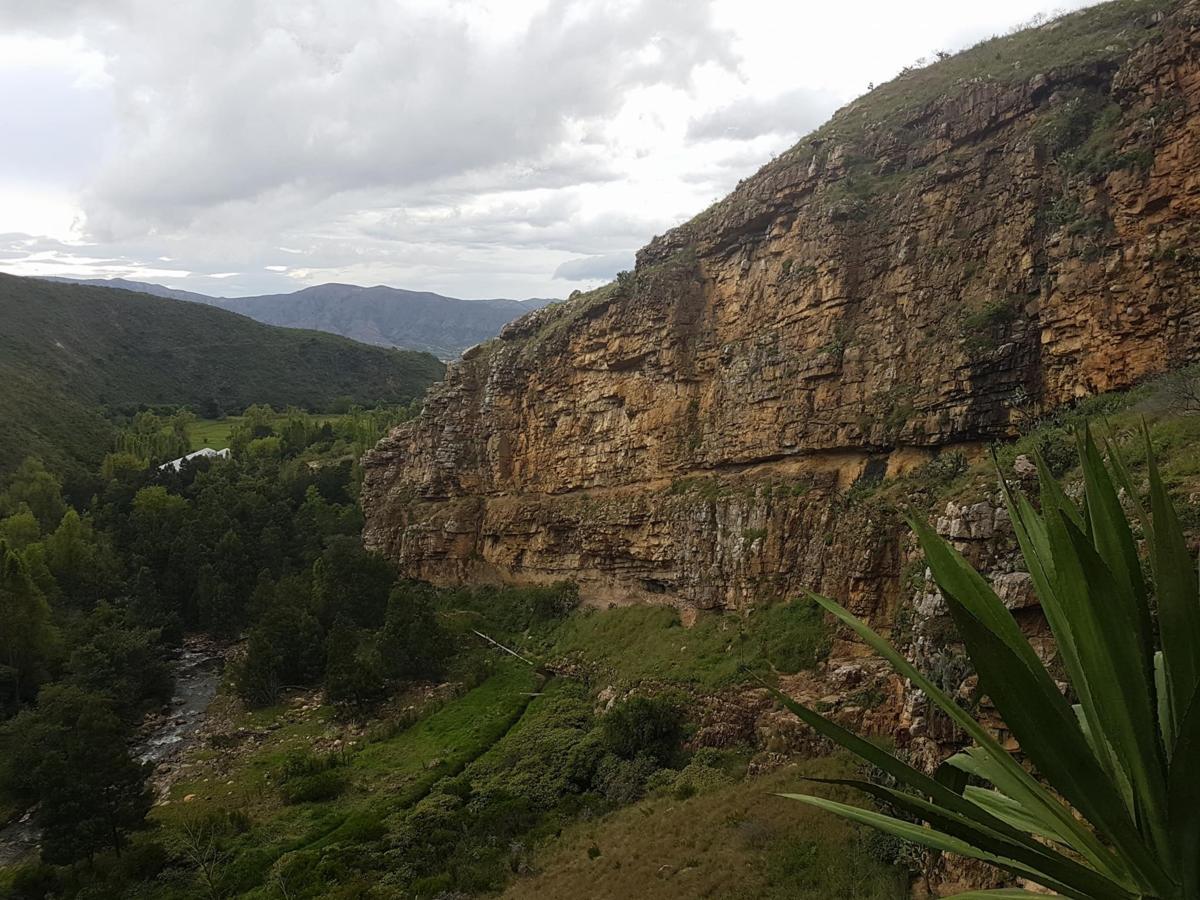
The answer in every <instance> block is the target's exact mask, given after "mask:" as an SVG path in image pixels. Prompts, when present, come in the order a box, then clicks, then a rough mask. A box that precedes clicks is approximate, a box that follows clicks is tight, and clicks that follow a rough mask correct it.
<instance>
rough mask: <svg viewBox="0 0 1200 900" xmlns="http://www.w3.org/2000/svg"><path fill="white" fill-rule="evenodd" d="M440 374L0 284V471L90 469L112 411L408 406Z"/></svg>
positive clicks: (399, 354)
mask: <svg viewBox="0 0 1200 900" xmlns="http://www.w3.org/2000/svg"><path fill="white" fill-rule="evenodd" d="M443 371H444V367H443V366H442V364H441V363H440V362H438V360H437V359H435V358H434V357H433V356H431V355H429V354H427V353H415V352H410V351H400V350H387V349H383V348H380V347H369V346H366V345H364V344H359V343H356V342H354V341H351V340H347V339H346V338H341V337H337V336H334V335H330V334H323V333H319V332H314V331H299V330H295V329H287V328H276V327H272V326H269V325H262V324H259V323H258V322H255V321H253V320H251V319H248V318H246V317H244V316H240V315H237V314H235V313H231V312H226V311H224V310H220V309H214V308H211V307H207V306H201V305H199V304H193V303H179V302H178V301H175V300H166V299H162V298H159V297H153V296H150V295H149V294H141V293H132V292H128V291H120V290H113V289H111V288H102V287H88V286H84V285H75V284H57V283H52V282H48V281H40V280H37V279H32V278H29V279H26V278H16V277H13V276H10V275H0V385H3V389H2V390H0V420H2V421H3V422H4V427H3V428H2V429H0V473H2V472H4V471H7V470H9V469H11V468H12V467H13V466H15V465H16V464H17V463H18V462H20V460H21V459H22V458H23V457H25V456H27V455H29V454H36V455H38V456H41V457H42V458H43V459H44V460H46V462H47V463H48V464H50V465H52V466H54V467H57V468H60V469H75V468H77V467H78V466H79V465H81V464H83V465H91V464H95V463H97V462H98V461H99V460H100V459H101V458H102V457H103V455H104V454H105V453H106V452H107V451H108V450H109V449H110V445H111V440H112V427H111V425H110V423H109V421H108V419H107V418H106V415H105V414H106V412H110V411H113V410H122V409H127V408H129V407H136V406H138V405H141V404H146V405H159V404H172V405H175V404H178V405H187V406H191V407H193V408H195V409H196V410H198V411H203V410H204V409H205V408H210V409H211V408H212V406H213V405H214V404H215V405H216V406H219V407H220V408H221V409H222V410H224V411H239V410H241V409H242V408H244V407H246V406H248V405H250V404H252V403H269V404H271V405H272V406H275V407H277V408H282V407H285V406H298V407H302V408H304V409H308V410H314V411H325V410H329V409H331V408H332V407H334V406H335V405H336V404H337V403H338V402H345V400H347V399H348V400H349V401H351V402H353V403H358V404H362V405H374V404H379V403H391V404H395V403H407V402H409V401H410V400H412V399H413V398H415V397H419V396H421V394H422V393H423V392H424V390H425V388H426V387H427V386H428V385H429V384H431V383H432V382H434V381H436V380H437V379H439V378H441V376H442V373H443Z"/></svg>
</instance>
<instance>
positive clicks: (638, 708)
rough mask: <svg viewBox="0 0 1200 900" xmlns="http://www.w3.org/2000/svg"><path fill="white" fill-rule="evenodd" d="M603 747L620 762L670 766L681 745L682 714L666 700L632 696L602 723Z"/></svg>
mask: <svg viewBox="0 0 1200 900" xmlns="http://www.w3.org/2000/svg"><path fill="white" fill-rule="evenodd" d="M601 730H602V734H603V736H604V744H605V746H606V747H608V749H609V750H611V751H612V752H613V753H615V754H616V755H617V756H619V757H621V758H622V759H627V760H629V759H636V758H637V757H648V758H650V759H652V760H653V761H654V762H655V763H656V764H657V765H659V766H669V765H671V764H672V763H673V762H674V761H675V760H676V759H677V757H678V756H679V750H680V747H681V745H682V743H683V714H682V713H681V712H680V710H679V707H677V706H676V705H675V704H674V703H672V702H671V701H670V700H668V699H666V698H665V697H631V698H630V699H629V700H626V701H625V702H624V703H622V704H620V705H619V706H616V707H614V708H613V709H612V710H611V711H610V712H609V713H607V714H606V715H605V716H604V719H603V720H602V721H601Z"/></svg>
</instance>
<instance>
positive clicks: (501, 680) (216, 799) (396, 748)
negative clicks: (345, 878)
mask: <svg viewBox="0 0 1200 900" xmlns="http://www.w3.org/2000/svg"><path fill="white" fill-rule="evenodd" d="M535 685H536V678H535V676H534V673H533V672H532V670H530V669H529V668H528V667H526V666H523V665H520V664H517V663H507V662H505V663H502V664H500V665H499V666H498V667H497V668H496V671H495V674H493V675H492V676H491V677H490V678H488V679H487V680H486V681H484V682H483V683H482V684H480V685H479V686H478V687H476V688H475V689H473V690H471V691H468V692H467V693H466V694H464V695H463V696H461V697H459V698H457V699H455V700H452V701H450V702H448V703H446V704H445V705H444V706H442V707H441V708H439V709H438V710H437V711H435V712H433V713H431V714H430V715H428V716H426V717H425V718H423V719H421V720H419V721H418V722H417V723H416V724H414V725H412V726H411V727H409V728H407V729H405V730H403V731H400V732H399V733H397V734H395V735H394V736H392V737H390V738H388V739H386V740H379V741H372V742H365V741H364V738H363V737H362V736H361V735H358V736H357V737H353V736H352V733H350V732H348V731H347V728H346V725H345V724H344V723H339V722H338V721H337V720H336V719H335V718H334V716H333V711H332V709H331V708H329V707H320V708H317V709H307V710H305V709H293V708H291V707H287V706H279V707H272V708H269V709H263V710H256V711H248V712H245V713H243V714H241V715H240V716H239V717H238V719H237V721H236V723H235V724H236V728H237V729H246V730H248V731H250V732H252V733H256V734H259V735H265V737H261V738H260V740H261V743H260V744H259V745H257V746H255V747H254V748H253V749H252V750H250V751H249V752H246V751H245V750H244V749H243V750H240V751H237V750H234V751H222V750H219V749H218V750H216V751H215V752H214V751H212V750H208V749H206V750H203V751H194V752H193V753H192V754H191V755H190V757H189V760H190V762H191V763H192V764H193V765H192V768H191V769H190V770H189V775H188V777H186V778H184V779H182V780H181V781H179V782H178V783H177V784H175V785H174V786H173V787H172V789H171V792H170V798H169V800H170V802H169V803H168V804H167V805H164V806H159V807H157V808H156V809H155V810H154V812H153V813H152V817H151V818H152V821H153V823H154V824H156V825H157V826H158V828H157V835H156V836H157V838H158V839H160V840H163V841H165V842H167V843H168V844H170V845H174V844H176V843H177V842H178V841H179V840H180V838H181V835H182V833H183V831H182V829H183V828H184V827H185V825H186V823H188V822H192V821H196V820H197V819H199V818H202V817H204V816H212V815H215V814H222V815H223V814H225V813H226V812H227V811H237V812H238V813H240V814H244V815H245V816H247V817H248V819H249V828H248V829H247V830H246V831H245V832H244V833H241V834H238V835H236V836H233V837H231V838H229V839H228V843H227V846H226V860H225V862H224V863H223V865H222V876H221V877H222V881H223V885H224V888H225V889H226V890H228V891H229V892H231V893H241V892H245V891H253V893H251V894H250V896H266V895H265V894H259V893H258V892H257V891H256V890H254V889H255V888H256V886H260V885H263V884H264V883H265V882H266V881H267V880H268V878H269V872H270V871H271V870H272V867H276V868H278V867H281V866H282V867H287V866H293V867H294V866H297V865H300V864H301V863H305V864H307V863H306V861H309V860H312V859H325V858H326V857H328V858H329V859H330V860H333V859H336V858H338V857H339V856H340V855H341V854H344V853H346V852H348V848H349V847H352V846H359V845H369V844H375V843H377V842H378V841H380V840H382V839H383V838H384V836H385V834H386V832H387V826H386V825H385V824H384V823H385V821H386V819H387V817H388V816H390V815H392V814H394V813H397V812H400V811H403V810H405V809H408V808H409V807H411V806H412V805H413V804H414V803H416V802H417V801H419V800H420V799H421V798H422V797H424V796H425V795H426V794H427V793H428V792H429V790H430V789H431V788H432V787H433V785H434V784H436V783H437V782H438V781H440V780H441V779H443V778H445V777H447V776H453V775H456V774H458V773H459V772H460V771H462V769H463V768H464V767H465V766H467V765H468V764H470V763H471V762H472V761H473V760H475V759H476V758H477V757H479V756H480V755H481V754H483V753H485V752H486V751H487V750H488V749H489V748H490V747H492V746H493V745H494V744H495V743H496V742H497V741H498V740H499V739H501V738H502V737H503V736H504V735H505V733H506V732H508V730H509V729H510V728H511V727H512V725H513V724H514V723H515V722H516V721H517V720H519V719H520V717H521V714H522V712H523V711H524V709H525V707H526V706H527V705H528V704H529V701H530V699H531V696H532V692H533V690H534V687H535ZM335 739H339V740H342V741H343V743H342V747H343V750H342V753H341V756H340V758H339V764H338V765H337V767H336V768H334V769H332V770H330V771H331V772H333V773H336V775H337V776H338V778H339V779H340V780H344V782H345V788H344V790H343V791H342V793H341V794H340V795H339V796H337V797H336V798H334V799H329V800H325V801H320V802H299V803H292V804H288V803H285V802H284V797H283V793H284V791H281V790H280V783H281V779H282V777H283V774H282V773H283V770H284V766H285V764H286V762H287V760H288V759H289V756H291V755H294V754H296V753H298V752H299V753H306V752H311V751H312V748H314V747H315V746H328V745H330V744H331V743H332V741H334V740H335ZM351 741H353V742H354V743H351ZM189 796H191V797H192V798H193V799H191V800H186V799H185V798H187V797H189ZM376 849H377V850H378V851H379V852H382V847H378V848H376ZM147 896H154V897H158V896H162V897H166V896H174V895H172V894H170V893H169V892H164V893H154V892H151V893H150V894H147ZM305 896H307V895H305Z"/></svg>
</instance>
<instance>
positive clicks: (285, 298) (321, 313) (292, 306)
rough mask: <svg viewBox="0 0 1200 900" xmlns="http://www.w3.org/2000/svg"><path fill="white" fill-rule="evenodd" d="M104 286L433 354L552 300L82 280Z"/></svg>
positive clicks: (451, 354) (447, 356)
mask: <svg viewBox="0 0 1200 900" xmlns="http://www.w3.org/2000/svg"><path fill="white" fill-rule="evenodd" d="M78 283H82V284H95V285H99V286H102V287H119V288H125V289H128V290H135V291H144V292H146V293H149V294H155V295H157V296H160V297H172V298H174V299H176V300H192V301H194V302H197V303H207V304H209V305H212V306H219V307H221V308H222V309H228V310H232V311H233V312H237V313H241V314H242V315H245V316H249V317H250V318H252V319H257V320H258V321H260V322H266V323H267V324H268V325H282V326H284V327H286V328H311V329H314V330H316V331H327V332H329V333H331V334H340V335H342V336H343V337H348V338H352V339H353V340H356V341H362V342H363V343H364V344H376V345H378V346H381V347H400V348H403V349H406V350H421V351H425V352H428V353H432V354H434V355H435V356H437V357H438V358H439V359H443V360H451V359H455V358H457V357H458V355H459V354H460V353H462V352H463V351H464V350H466V349H467V348H468V347H472V346H474V345H475V344H478V343H479V342H480V341H485V340H487V339H488V338H492V337H495V336H496V334H497V333H498V332H499V331H500V329H501V328H503V327H504V326H505V325H507V324H508V323H509V322H511V321H513V320H514V319H517V318H520V317H521V316H523V315H525V314H526V313H528V312H532V311H533V310H535V309H540V308H541V307H543V306H545V305H546V304H547V303H549V302H551V301H549V300H538V299H534V300H460V299H457V298H455V297H443V296H442V295H441V294H433V293H430V292H428V291H406V290H401V289H399V288H391V287H384V286H383V285H376V286H375V287H359V286H357V285H352V284H320V285H316V286H315V287H310V288H305V289H303V290H300V291H295V292H293V293H287V294H264V295H262V296H258V297H209V296H207V295H205V294H196V293H192V292H190V291H178V290H175V289H173V288H166V287H163V286H162V285H158V284H145V283H142V282H136V281H125V280H123V279H111V280H97V281H82V282H78Z"/></svg>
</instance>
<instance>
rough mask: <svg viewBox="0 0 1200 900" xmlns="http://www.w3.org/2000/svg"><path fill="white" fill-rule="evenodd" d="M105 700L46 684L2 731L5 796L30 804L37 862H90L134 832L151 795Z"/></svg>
mask: <svg viewBox="0 0 1200 900" xmlns="http://www.w3.org/2000/svg"><path fill="white" fill-rule="evenodd" d="M126 739H127V735H126V733H125V730H124V728H123V726H122V724H121V720H120V718H119V717H118V716H117V715H116V713H115V712H114V711H113V709H112V704H111V701H110V700H109V699H108V698H107V697H104V696H103V695H99V694H93V693H89V692H88V691H84V690H82V689H80V688H78V687H75V686H72V685H61V684H57V685H50V686H47V687H45V688H43V689H42V691H41V693H40V694H39V695H38V705H37V709H35V710H27V711H25V712H23V713H21V714H20V715H19V716H17V717H16V718H15V719H13V720H12V721H11V722H10V723H9V724H8V725H7V726H6V728H5V734H4V741H5V743H6V744H7V745H8V746H10V747H11V748H12V762H11V764H10V766H9V768H8V769H6V770H5V772H4V776H5V780H6V782H7V784H6V785H5V787H6V788H7V789H8V791H9V792H10V793H11V794H12V795H14V796H17V797H19V798H21V799H23V800H25V801H27V802H29V803H36V804H38V806H37V813H36V819H37V822H38V824H39V825H40V826H41V829H42V857H43V859H45V860H46V861H47V862H51V863H60V864H65V863H72V862H75V861H77V860H80V859H91V858H92V857H93V856H94V855H95V854H96V853H97V852H98V851H100V850H103V849H105V848H108V847H111V848H113V849H115V850H116V851H117V852H118V853H120V851H121V847H122V846H123V844H124V841H125V836H126V835H127V834H128V833H129V832H130V831H131V830H133V829H135V828H139V827H141V826H142V824H143V823H144V821H145V818H146V813H147V812H149V810H150V806H151V802H152V798H151V793H150V789H149V787H148V786H147V784H146V778H147V775H148V774H149V771H148V770H149V766H148V765H147V764H143V763H139V762H137V761H135V760H134V759H132V758H131V757H130V755H129V751H128V750H127V749H126Z"/></svg>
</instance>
